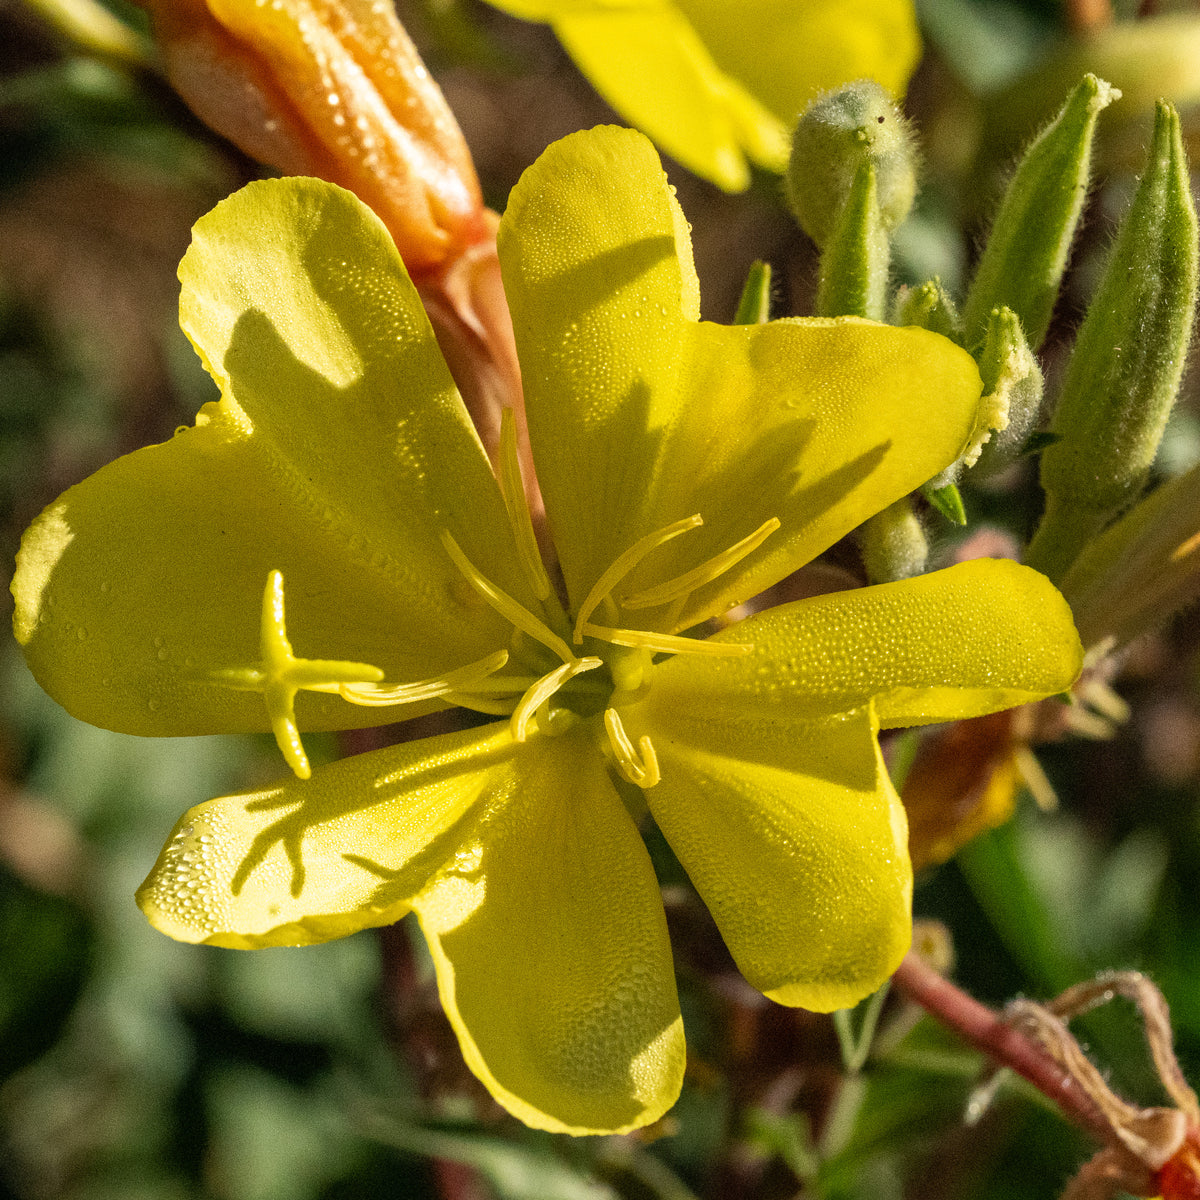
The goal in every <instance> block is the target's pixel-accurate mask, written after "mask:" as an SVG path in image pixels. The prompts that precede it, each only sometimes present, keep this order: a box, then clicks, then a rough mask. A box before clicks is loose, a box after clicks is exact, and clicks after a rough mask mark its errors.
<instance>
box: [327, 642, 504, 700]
mask: <svg viewBox="0 0 1200 1200" xmlns="http://www.w3.org/2000/svg"><path fill="white" fill-rule="evenodd" d="M506 662H508V651H507V650H497V651H496V652H495V654H489V655H488V656H487V657H486V658H481V659H480V660H479V661H478V662H473V663H468V664H467V665H466V666H465V667H459V668H457V669H456V670H453V671H447V672H446V673H445V675H438V676H435V677H434V678H432V679H423V680H421V682H420V683H401V684H397V685H396V686H395V687H381V686H379V685H378V684H376V685H374V686H372V685H370V684H348V683H342V684H339V685H338V686H337V692H338V694H339V695H340V696H341V697H342V699H343V700H349V701H350V703H351V704H361V705H363V706H364V707H379V708H382V707H384V706H385V705H389V704H412V703H413V702H414V701H417V700H433V699H436V698H437V697H438V696H444V695H445V694H446V693H447V692H456V691H459V690H463V691H470V690H471V689H472V688H473V687H474V686H475V685H477V684H478V683H479V682H480V681H481V680H484V679H486V678H487V677H488V676H489V675H492V674H493V673H494V672H496V671H498V670H500V668H501V667H502V666H504V664H505V663H506Z"/></svg>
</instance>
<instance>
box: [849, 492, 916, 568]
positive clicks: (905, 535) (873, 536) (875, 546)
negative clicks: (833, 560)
mask: <svg viewBox="0 0 1200 1200" xmlns="http://www.w3.org/2000/svg"><path fill="white" fill-rule="evenodd" d="M858 545H859V550H860V552H861V553H862V558H863V565H864V566H865V567H866V569H867V579H868V580H869V581H870V582H871V583H891V582H893V581H894V580H897V579H911V578H912V577H913V576H914V575H920V574H921V573H922V572H923V571H924V570H925V564H926V562H927V561H928V559H929V542H928V541H927V540H926V537H925V530H924V529H923V528H922V527H921V521H920V519H919V518H918V517H917V514H916V513H915V512H913V507H912V504H911V503H910V502H909V499H908V497H907V496H904V497H902V498H901V499H899V500H897V501H896V502H895V504H892V505H890V506H889V507H887V508H885V509H884V510H883V511H882V512H879V513H876V514H875V516H873V517H872V518H871V519H870V520H869V521H867V522H866V524H864V525H863V526H862V527H861V528H860V529H859V531H858Z"/></svg>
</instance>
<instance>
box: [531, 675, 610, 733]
mask: <svg viewBox="0 0 1200 1200" xmlns="http://www.w3.org/2000/svg"><path fill="white" fill-rule="evenodd" d="M603 665H604V660H603V659H601V658H593V657H591V656H590V655H589V656H588V657H587V658H576V659H573V660H572V661H571V662H565V663H563V665H562V666H561V667H555V668H554V670H553V671H550V672H549V673H548V674H546V675H543V676H542V677H541V679H539V680H538V681H537V683H535V684H534V685H533V687H531V688H530V689H529V691H527V692H526V693H525V695H523V696H522V697H521V700H520V703H519V704H518V705H517V707H516V708H514V709H513V713H512V722H511V728H512V735H513V741H516V742H523V741H524V740H525V738H526V736H527V735H528V728H529V721H530V719H531V718H532V716H533V714H534V713H535V712H537V710H538V708H539V707H541V705H542V704H544V703H545V702H546V701H547V700H549V699H550V697H551V696H553V695H554V693H555V692H557V691H558V689H559V688H560V687H562V685H563V684H564V683H566V682H567V680H568V679H574V678H575V676H576V675H582V674H583V673H584V671H594V670H595V669H596V668H597V667H599V666H603Z"/></svg>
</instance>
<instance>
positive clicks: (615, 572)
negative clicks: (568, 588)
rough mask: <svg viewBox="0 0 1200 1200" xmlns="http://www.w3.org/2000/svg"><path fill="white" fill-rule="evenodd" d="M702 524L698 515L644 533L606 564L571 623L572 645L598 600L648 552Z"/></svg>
mask: <svg viewBox="0 0 1200 1200" xmlns="http://www.w3.org/2000/svg"><path fill="white" fill-rule="evenodd" d="M703 524H704V520H703V518H702V517H701V516H700V514H699V513H696V514H694V515H693V516H690V517H684V518H683V520H682V521H673V522H672V523H671V524H670V525H667V526H665V527H664V528H662V529H659V530H657V531H656V532H655V533H648V534H646V536H645V537H644V538H640V539H639V540H638V541H636V542H634V544H633V545H632V546H630V547H629V549H628V550H626V551H625V553H624V554H619V555H618V556H617V558H616V559H615V560H614V561H613V562H612V563H611V564H610V566H609V567H608V569H607V570H606V571H605V572H604V573H603V574H602V575H601V576H600V578H599V579H597V580H596V582H595V583H594V584H593V585H592V590H591V591H590V592H588V594H587V599H586V600H585V601H584V602H583V607H582V608H580V610H579V619H578V620H577V621H576V622H575V632H574V634H573V635H572V637H571V640H572V641H573V642H574V643H575V645H577V646H578V645H579V643H580V642H582V641H583V635H584V633H585V632H586V629H585V628H584V625H585V622H586V621H587V619H588V617H590V616H591V615H592V613H594V612H595V611H596V608H597V606H598V605H599V604H600V601H601V600H603V599H604V597H605V596H607V595H608V593H609V592H611V591H612V590H613V588H615V587H616V586H617V584H618V583H620V582H621V580H622V579H624V578H625V576H626V575H628V574H629V572H630V571H632V570H633V568H634V567H636V566H637V565H638V563H640V562H641V561H642V559H643V558H645V557H646V555H647V554H649V553H650V551H651V550H656V549H658V547H659V546H661V545H663V544H665V543H666V542H669V541H670V540H671V539H672V538H677V537H678V536H679V535H680V534H681V533H687V532H688V530H689V529H698V528H699V527H700V526H701V525H703Z"/></svg>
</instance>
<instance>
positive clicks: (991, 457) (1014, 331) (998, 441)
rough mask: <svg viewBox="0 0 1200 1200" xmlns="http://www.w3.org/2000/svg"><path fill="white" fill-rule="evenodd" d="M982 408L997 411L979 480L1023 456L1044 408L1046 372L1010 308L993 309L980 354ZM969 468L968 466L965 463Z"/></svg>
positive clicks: (980, 453) (977, 468)
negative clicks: (1043, 397) (985, 407)
mask: <svg viewBox="0 0 1200 1200" xmlns="http://www.w3.org/2000/svg"><path fill="white" fill-rule="evenodd" d="M979 374H980V377H981V378H982V379H983V395H984V400H983V402H982V403H990V404H991V405H992V407H993V409H994V410H995V421H996V424H995V427H994V429H993V432H992V436H991V437H990V438H988V440H987V441H986V442H984V444H983V446H982V447H980V449H979V451H978V457H977V459H976V460H975V463H974V466H973V470H974V471H975V474H976V475H977V476H978V477H980V478H985V477H986V476H988V475H994V474H996V473H997V472H998V471H1002V470H1004V468H1005V467H1007V466H1008V465H1009V464H1010V463H1012V462H1014V461H1015V460H1016V459H1017V458H1019V457H1020V455H1021V452H1022V450H1023V449H1024V446H1025V441H1026V439H1027V438H1028V437H1029V434H1030V433H1031V432H1032V430H1033V427H1034V425H1035V424H1036V422H1037V419H1038V415H1039V413H1040V412H1041V408H1042V393H1043V380H1042V369H1041V367H1039V366H1038V361H1037V359H1036V358H1035V357H1034V353H1033V351H1032V350H1031V349H1030V348H1029V343H1028V342H1027V341H1026V340H1025V334H1024V332H1023V331H1022V329H1021V322H1020V321H1019V320H1018V319H1017V314H1016V313H1014V312H1013V310H1012V309H1011V308H1004V307H1002V308H997V309H993V310H992V313H991V316H990V317H989V318H988V324H987V336H986V338H985V339H984V343H983V349H982V350H981V351H980V353H979ZM964 465H966V466H971V464H970V463H965V464H964Z"/></svg>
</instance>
